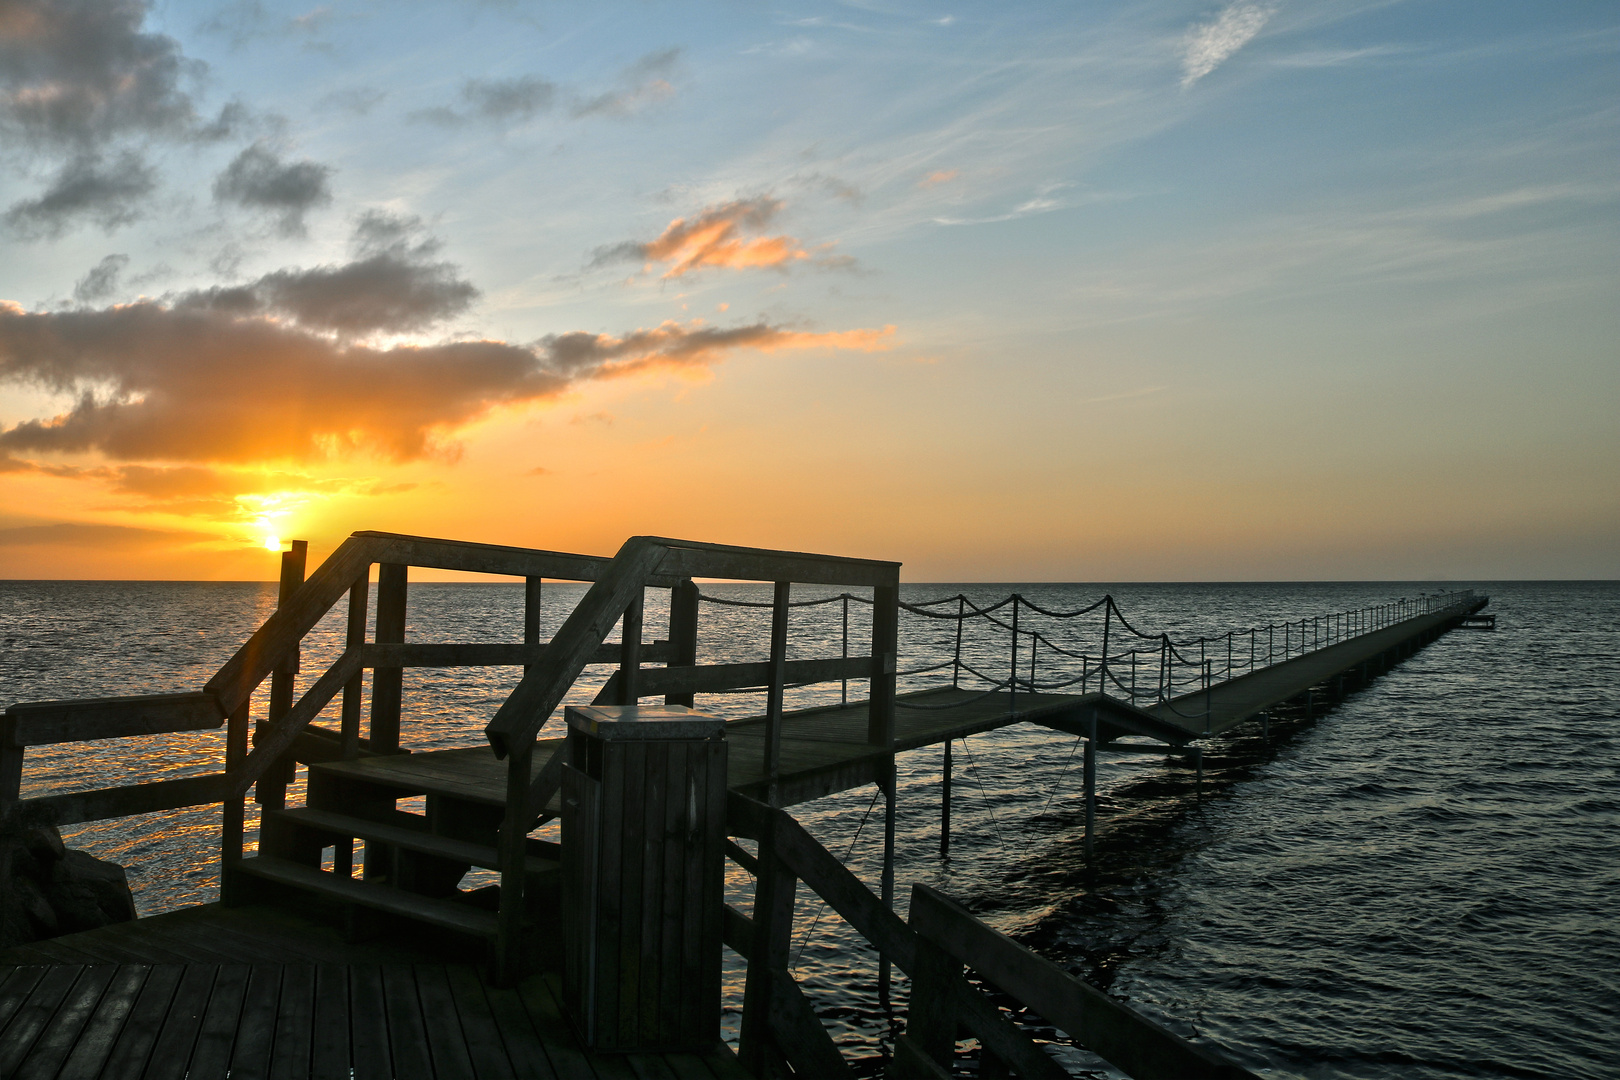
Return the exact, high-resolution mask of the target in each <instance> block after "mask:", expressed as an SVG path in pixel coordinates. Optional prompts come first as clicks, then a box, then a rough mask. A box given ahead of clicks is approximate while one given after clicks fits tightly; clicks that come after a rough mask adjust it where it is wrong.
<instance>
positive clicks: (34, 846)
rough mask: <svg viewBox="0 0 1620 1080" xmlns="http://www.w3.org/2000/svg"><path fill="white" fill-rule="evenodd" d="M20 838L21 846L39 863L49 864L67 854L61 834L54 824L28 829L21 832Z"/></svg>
mask: <svg viewBox="0 0 1620 1080" xmlns="http://www.w3.org/2000/svg"><path fill="white" fill-rule="evenodd" d="M21 839H22V845H23V847H24V848H26V849H27V850H28V853H29V854H30V855H32V856H33V857H34V860H35V861H36V862H39V863H43V864H46V865H49V864H50V863H54V862H55V861H56V860H57V859H60V858H61V857H62V856H63V855H66V854H67V847H66V845H64V844H63V843H62V834H61V833H60V832H58V831H57V829H56V826H54V825H47V826H45V827H43V828H39V829H28V830H26V831H25V832H23V834H22V836H21Z"/></svg>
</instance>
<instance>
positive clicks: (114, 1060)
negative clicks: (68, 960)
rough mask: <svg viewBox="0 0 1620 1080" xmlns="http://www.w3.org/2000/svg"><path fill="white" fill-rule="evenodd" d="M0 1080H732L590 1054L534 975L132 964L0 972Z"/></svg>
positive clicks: (713, 1064) (440, 967) (711, 1072)
mask: <svg viewBox="0 0 1620 1080" xmlns="http://www.w3.org/2000/svg"><path fill="white" fill-rule="evenodd" d="M0 1075H3V1076H6V1077H15V1078H17V1080H25V1078H27V1080H51V1078H60V1080H68V1078H70V1077H96V1076H101V1077H106V1078H109V1080H111V1078H118V1077H142V1076H144V1077H168V1076H173V1077H177V1078H179V1077H187V1076H191V1077H224V1076H236V1077H288V1078H302V1077H310V1076H317V1077H339V1076H342V1077H351V1076H352V1077H412V1078H418V1077H420V1078H424V1080H429V1078H438V1077H443V1078H445V1080H452V1078H453V1080H481V1078H486V1077H487V1078H496V1080H515V1078H519V1077H521V1078H529V1077H540V1078H554V1080H631V1078H634V1077H645V1076H651V1077H677V1078H683V1080H737V1078H739V1077H746V1076H748V1075H749V1074H748V1073H747V1072H746V1071H745V1070H743V1069H742V1067H741V1065H740V1064H739V1063H738V1061H737V1059H736V1057H735V1056H734V1055H733V1054H732V1053H731V1051H730V1050H728V1049H727V1048H726V1047H725V1046H724V1044H721V1043H719V1042H714V1043H713V1044H711V1045H707V1046H704V1047H702V1048H699V1049H697V1050H693V1051H688V1052H681V1053H643V1054H637V1055H631V1056H629V1057H626V1056H624V1055H615V1056H606V1055H598V1054H594V1053H592V1052H591V1051H589V1050H588V1049H586V1048H585V1047H583V1046H581V1045H580V1044H579V1042H578V1041H577V1039H576V1038H575V1036H574V1034H573V1031H572V1030H571V1029H570V1027H569V1026H568V1024H567V1023H566V1022H565V1021H564V1020H563V1019H562V1015H561V1011H560V1010H559V1008H558V1004H557V999H556V996H555V993H554V990H553V987H552V986H551V984H550V983H548V982H547V981H546V979H545V978H544V977H542V976H534V977H532V978H530V979H529V980H527V981H526V982H524V983H523V984H522V985H520V986H518V987H514V988H510V989H502V988H499V987H496V986H493V985H490V984H489V983H488V982H486V981H485V980H484V979H483V978H482V977H481V976H480V974H479V972H478V970H477V969H476V968H472V967H468V966H465V965H457V964H422V963H414V964H412V963H383V964H365V963H357V964H320V965H315V964H310V963H302V964H300V963H277V962H266V963H252V964H244V963H224V964H221V963H206V962H204V963H196V962H192V963H180V964H174V963H163V962H158V963H142V962H133V963H132V962H120V963H118V964H116V965H103V964H94V963H89V964H53V965H48V966H47V965H30V966H19V967H10V968H3V969H0Z"/></svg>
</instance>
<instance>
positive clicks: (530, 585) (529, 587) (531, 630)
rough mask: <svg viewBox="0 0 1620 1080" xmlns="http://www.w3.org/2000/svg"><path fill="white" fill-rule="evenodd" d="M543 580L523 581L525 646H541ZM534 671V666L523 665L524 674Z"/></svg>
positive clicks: (532, 578)
mask: <svg viewBox="0 0 1620 1080" xmlns="http://www.w3.org/2000/svg"><path fill="white" fill-rule="evenodd" d="M543 580H544V579H543V578H537V577H526V578H524V579H523V644H525V645H538V644H540V585H541V582H542V581H543ZM533 670H534V665H533V664H524V665H523V674H525V675H527V674H528V673H529V672H531V671H533Z"/></svg>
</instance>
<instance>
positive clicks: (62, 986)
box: [0, 966, 84, 1076]
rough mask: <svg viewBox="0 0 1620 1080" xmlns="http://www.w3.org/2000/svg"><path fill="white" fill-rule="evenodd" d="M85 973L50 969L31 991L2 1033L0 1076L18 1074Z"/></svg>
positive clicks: (76, 969) (67, 968) (68, 968)
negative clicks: (36, 1042)
mask: <svg viewBox="0 0 1620 1080" xmlns="http://www.w3.org/2000/svg"><path fill="white" fill-rule="evenodd" d="M83 970H84V969H83V968H82V967H78V966H61V967H52V968H47V969H46V970H45V973H44V975H43V976H41V977H40V980H39V981H38V982H36V983H35V984H34V985H33V987H32V988H31V989H30V990H29V992H28V997H27V998H26V999H25V1000H24V1001H23V1003H22V1007H21V1008H19V1009H17V1010H16V1011H15V1012H14V1013H12V1015H11V1020H10V1021H9V1022H8V1023H7V1024H6V1026H5V1030H3V1031H0V1076H11V1075H13V1074H14V1073H15V1072H16V1071H17V1067H18V1066H19V1065H21V1064H22V1061H23V1059H24V1058H25V1057H27V1056H28V1052H29V1051H30V1050H32V1049H33V1047H34V1041H35V1040H36V1039H38V1038H39V1036H40V1034H41V1033H42V1032H44V1030H45V1029H46V1028H47V1027H48V1026H49V1025H50V1022H51V1017H53V1016H55V1015H56V1010H57V1008H58V1007H59V1006H60V1005H61V1004H62V1001H63V999H65V998H66V997H67V996H68V993H69V992H70V991H71V990H72V989H73V984H74V983H75V982H77V981H78V978H79V974H80V972H82V971H83Z"/></svg>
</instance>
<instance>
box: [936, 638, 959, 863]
mask: <svg viewBox="0 0 1620 1080" xmlns="http://www.w3.org/2000/svg"><path fill="white" fill-rule="evenodd" d="M958 625H960V624H958ZM952 742H953V740H951V739H946V740H945V762H944V764H943V765H942V766H941V767H940V775H941V781H940V792H939V857H940V858H942V859H948V858H950V857H951V744H952Z"/></svg>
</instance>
